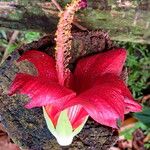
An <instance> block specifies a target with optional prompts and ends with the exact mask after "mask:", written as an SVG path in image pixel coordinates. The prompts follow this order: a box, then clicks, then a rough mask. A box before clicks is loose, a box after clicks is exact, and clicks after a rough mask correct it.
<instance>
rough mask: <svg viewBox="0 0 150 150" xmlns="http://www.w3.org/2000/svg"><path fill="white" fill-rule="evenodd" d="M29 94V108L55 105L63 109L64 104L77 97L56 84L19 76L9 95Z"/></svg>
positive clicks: (28, 76) (22, 75)
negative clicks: (15, 93) (17, 93)
mask: <svg viewBox="0 0 150 150" xmlns="http://www.w3.org/2000/svg"><path fill="white" fill-rule="evenodd" d="M17 91H18V92H19V93H20V94H27V95H28V96H29V97H30V98H31V101H30V102H29V103H28V104H27V105H26V107H27V108H33V107H40V106H45V105H48V104H54V105H57V106H59V107H60V108H61V107H63V103H65V102H66V101H68V100H69V99H71V98H73V97H74V96H75V93H74V92H73V91H71V90H69V89H67V88H65V87H62V86H60V85H59V84H57V83H55V82H51V81H49V80H47V79H43V78H40V77H35V76H31V75H27V74H17V76H16V78H15V80H14V82H13V84H12V85H11V87H10V90H9V94H13V93H14V92H17Z"/></svg>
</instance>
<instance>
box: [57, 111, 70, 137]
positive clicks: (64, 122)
mask: <svg viewBox="0 0 150 150" xmlns="http://www.w3.org/2000/svg"><path fill="white" fill-rule="evenodd" d="M56 132H57V133H58V134H60V135H61V136H64V137H67V136H70V135H71V134H72V132H73V129H72V125H71V123H70V121H69V118H68V115H67V111H66V110H64V111H62V112H61V114H60V116H59V118H58V121H57V126H56Z"/></svg>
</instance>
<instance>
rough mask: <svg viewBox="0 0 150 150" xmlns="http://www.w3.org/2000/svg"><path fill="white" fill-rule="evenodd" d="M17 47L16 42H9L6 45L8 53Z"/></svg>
mask: <svg viewBox="0 0 150 150" xmlns="http://www.w3.org/2000/svg"><path fill="white" fill-rule="evenodd" d="M16 48H17V45H16V44H11V45H9V46H8V47H7V50H8V53H11V52H13V51H14V50H15V49H16Z"/></svg>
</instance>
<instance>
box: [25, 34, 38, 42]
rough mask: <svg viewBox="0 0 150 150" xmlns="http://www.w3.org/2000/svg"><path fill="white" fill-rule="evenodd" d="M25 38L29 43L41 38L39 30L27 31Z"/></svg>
mask: <svg viewBox="0 0 150 150" xmlns="http://www.w3.org/2000/svg"><path fill="white" fill-rule="evenodd" d="M24 38H25V41H26V42H27V43H30V42H32V41H36V40H38V39H39V38H40V33H39V32H25V35H24Z"/></svg>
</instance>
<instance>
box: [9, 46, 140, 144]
mask: <svg viewBox="0 0 150 150" xmlns="http://www.w3.org/2000/svg"><path fill="white" fill-rule="evenodd" d="M125 59H126V50H124V49H115V50H114V49H113V50H110V51H108V52H103V53H99V54H95V55H93V56H88V57H85V58H82V59H80V60H79V61H78V62H77V64H76V67H75V70H74V72H72V74H71V78H70V79H69V83H68V84H67V86H66V85H64V86H62V85H60V84H59V82H58V74H57V71H56V63H55V60H54V59H53V58H52V57H51V56H48V55H47V54H45V53H43V52H40V51H36V50H30V51H27V52H25V53H24V54H23V55H22V56H21V57H20V59H19V60H18V61H23V60H28V61H29V62H31V63H33V64H34V66H35V67H36V69H37V72H38V74H37V75H35V76H33V75H29V74H23V73H18V74H17V75H16V78H15V80H14V82H13V83H12V85H11V87H10V90H9V93H10V94H11V95H12V94H14V93H16V92H19V93H20V94H26V95H28V96H29V98H30V101H29V102H28V103H27V104H26V106H25V107H26V108H28V109H31V108H34V107H43V110H44V116H45V119H46V122H47V125H48V127H49V129H50V131H51V132H52V134H53V135H54V136H55V137H56V138H57V141H58V142H59V143H60V144H61V145H68V144H70V143H71V141H72V139H73V136H74V135H76V134H77V133H78V132H79V131H80V130H81V129H82V127H83V125H84V123H85V122H86V120H87V117H88V116H90V117H92V118H93V119H94V120H95V121H97V122H99V123H100V124H103V125H106V126H110V127H112V128H118V127H119V124H118V123H119V122H120V121H123V120H124V114H125V113H127V112H130V111H131V112H137V111H141V106H140V105H139V104H138V103H136V102H135V101H134V99H133V97H132V95H131V93H130V91H129V90H128V88H127V87H126V85H125V83H124V81H122V79H121V78H120V74H121V72H122V68H123V65H124V62H125ZM66 126H67V127H66ZM63 127H64V128H65V127H66V128H67V129H65V131H63V132H65V134H64V133H63V134H64V135H67V136H66V137H65V136H63V138H62V137H61V134H62V133H61V132H62V130H63V129H62V128H63ZM68 130H69V131H68ZM66 132H67V133H66ZM68 132H69V133H68ZM62 139H63V140H62ZM69 139H70V141H69ZM62 141H63V142H62Z"/></svg>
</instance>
